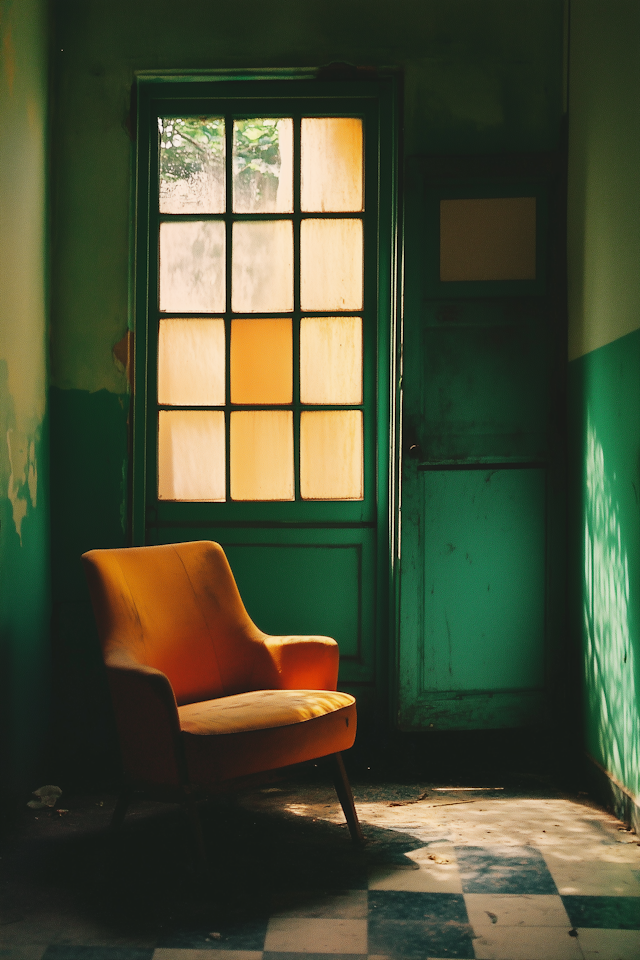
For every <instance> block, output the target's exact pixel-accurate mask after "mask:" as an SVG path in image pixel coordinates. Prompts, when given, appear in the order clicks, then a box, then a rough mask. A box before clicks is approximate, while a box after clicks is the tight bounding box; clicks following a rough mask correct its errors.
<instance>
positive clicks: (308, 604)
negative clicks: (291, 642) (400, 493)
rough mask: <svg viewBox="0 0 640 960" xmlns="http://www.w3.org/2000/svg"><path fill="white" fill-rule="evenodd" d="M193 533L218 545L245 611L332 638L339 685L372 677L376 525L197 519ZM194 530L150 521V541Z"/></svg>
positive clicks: (278, 626) (279, 629) (187, 535)
mask: <svg viewBox="0 0 640 960" xmlns="http://www.w3.org/2000/svg"><path fill="white" fill-rule="evenodd" d="M198 536H199V537H202V538H204V539H209V540H215V541H216V542H218V543H220V544H222V546H223V547H224V550H225V553H226V554H227V557H228V559H229V563H230V565H231V570H232V571H233V575H234V577H235V579H236V582H237V584H238V588H239V590H240V593H241V596H242V599H243V602H244V604H245V606H246V608H247V611H248V613H249V615H250V617H251V618H252V619H253V620H254V622H255V623H256V624H257V625H258V626H259V627H260V629H261V630H264V631H266V632H267V633H269V634H271V635H275V636H281V635H284V636H288V635H302V636H306V635H313V636H327V637H333V638H334V640H337V642H338V645H339V647H340V683H341V684H344V683H347V684H348V683H353V682H356V683H370V682H372V681H373V679H374V677H375V639H374V638H375V614H374V605H373V604H372V603H371V601H370V592H371V586H370V585H371V583H372V582H373V581H374V579H375V575H376V572H375V537H376V535H375V531H374V530H373V529H371V528H361V529H344V528H343V529H340V528H332V527H330V526H328V527H326V528H324V529H315V530H309V529H304V528H300V529H289V530H288V529H286V528H278V529H272V530H269V529H262V530H261V529H247V528H245V529H242V528H239V529H234V528H228V527H223V528H216V527H207V526H206V525H202V526H200V527H199V528H198ZM192 539H194V536H193V528H191V527H186V528H181V527H162V526H159V527H150V529H149V543H152V544H153V543H179V542H181V541H183V540H192Z"/></svg>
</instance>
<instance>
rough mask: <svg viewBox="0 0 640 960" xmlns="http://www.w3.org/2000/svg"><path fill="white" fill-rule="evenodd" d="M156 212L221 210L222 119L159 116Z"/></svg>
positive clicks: (222, 210)
mask: <svg viewBox="0 0 640 960" xmlns="http://www.w3.org/2000/svg"><path fill="white" fill-rule="evenodd" d="M158 130H159V132H160V213H224V209H225V190H224V120H223V119H222V118H221V117H165V118H162V117H159V118H158Z"/></svg>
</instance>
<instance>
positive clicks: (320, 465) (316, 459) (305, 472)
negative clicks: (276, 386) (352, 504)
mask: <svg viewBox="0 0 640 960" xmlns="http://www.w3.org/2000/svg"><path fill="white" fill-rule="evenodd" d="M362 457H363V448H362V411H361V410H313V411H310V410H303V412H302V413H301V414H300V493H301V495H302V497H303V499H304V500H362V497H363V488H364V484H363V465H362Z"/></svg>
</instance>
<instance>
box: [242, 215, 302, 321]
mask: <svg viewBox="0 0 640 960" xmlns="http://www.w3.org/2000/svg"><path fill="white" fill-rule="evenodd" d="M232 271H233V276H232V285H231V309H232V310H233V312H234V313H245V312H246V313H276V312H279V311H280V310H285V311H289V310H293V224H292V223H291V221H290V220H266V221H263V222H261V223H253V222H251V223H234V225H233V256H232Z"/></svg>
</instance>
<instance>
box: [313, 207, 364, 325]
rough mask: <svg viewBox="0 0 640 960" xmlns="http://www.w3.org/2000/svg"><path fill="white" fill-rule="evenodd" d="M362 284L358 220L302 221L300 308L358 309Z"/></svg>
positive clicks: (360, 239)
mask: <svg viewBox="0 0 640 960" xmlns="http://www.w3.org/2000/svg"><path fill="white" fill-rule="evenodd" d="M362 284H363V266H362V221H361V220H303V221H302V223H301V224H300V301H301V305H302V309H303V310H362Z"/></svg>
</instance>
